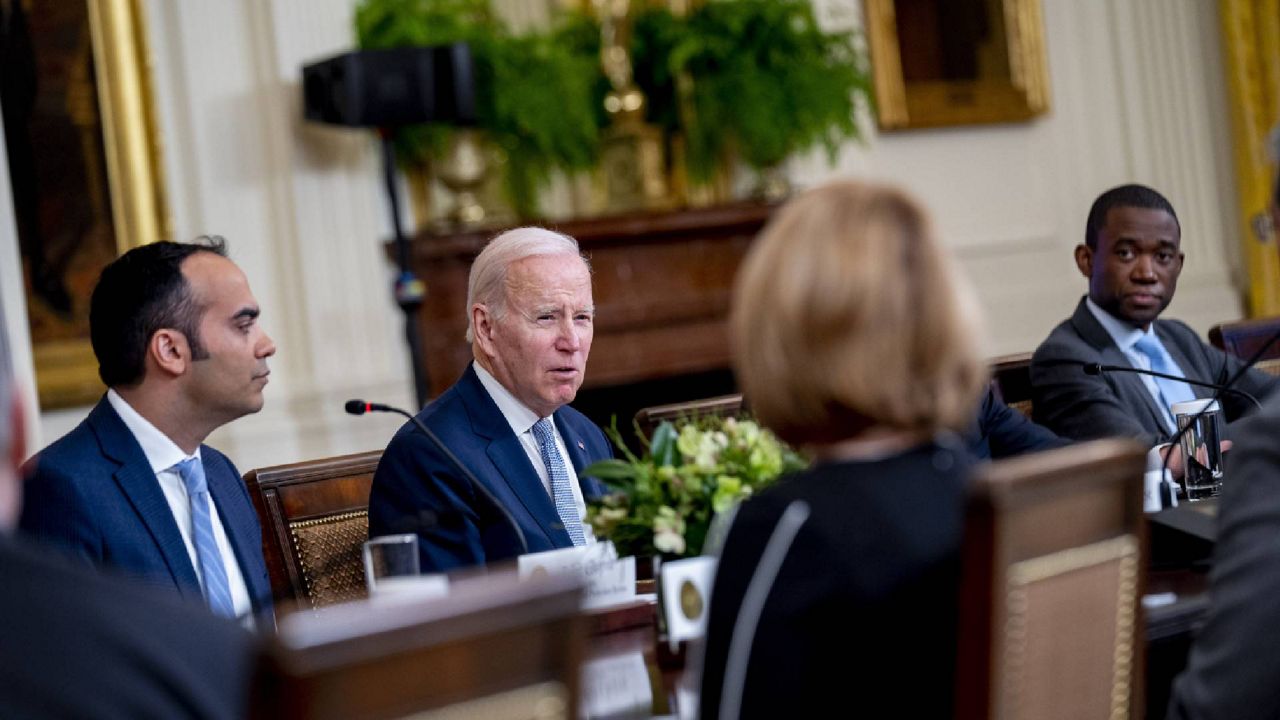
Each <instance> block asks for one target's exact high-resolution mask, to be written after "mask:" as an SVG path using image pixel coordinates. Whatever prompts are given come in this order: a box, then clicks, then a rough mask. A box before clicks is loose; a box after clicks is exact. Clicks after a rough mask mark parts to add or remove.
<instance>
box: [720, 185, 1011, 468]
mask: <svg viewBox="0 0 1280 720" xmlns="http://www.w3.org/2000/svg"><path fill="white" fill-rule="evenodd" d="M730 328H731V331H732V338H733V354H734V365H735V368H736V370H737V373H738V379H739V381H740V382H741V384H742V387H743V391H744V392H745V393H746V396H747V398H748V399H749V400H750V403H751V407H752V410H753V411H754V412H755V414H756V415H757V416H758V417H759V419H760V420H761V421H762V422H763V423H764V424H766V425H768V426H769V427H771V428H772V429H773V430H774V431H775V432H776V433H777V434H778V435H779V436H780V437H782V438H784V439H786V440H788V441H790V442H793V443H800V444H823V443H830V442H836V441H839V440H844V439H848V438H851V437H855V436H857V435H859V434H861V433H862V432H863V431H864V430H866V429H868V428H870V427H873V426H881V427H887V428H891V429H898V430H909V431H923V432H933V431H937V430H940V429H943V428H950V429H955V430H962V429H964V428H965V427H967V426H968V424H969V423H971V422H972V421H973V417H974V415H975V413H976V410H977V401H978V398H979V392H980V391H981V389H982V386H983V383H984V381H985V380H986V366H985V363H984V362H983V361H982V359H981V358H980V356H979V354H978V349H977V348H978V346H979V332H980V329H979V322H978V316H977V308H976V302H975V300H974V298H973V295H972V291H971V290H970V288H969V287H968V285H967V284H966V283H964V282H963V281H962V279H961V278H960V277H958V275H957V273H956V271H955V268H954V267H953V265H952V261H951V258H950V257H948V256H947V254H946V253H945V252H944V251H943V249H942V247H941V246H940V245H939V243H938V242H937V240H936V239H935V238H934V233H933V229H932V227H931V225H930V223H929V220H928V218H927V217H926V215H925V213H924V211H923V209H922V208H921V207H920V206H919V205H917V204H916V203H915V202H914V201H913V200H912V199H911V198H909V197H908V196H907V195H905V194H904V193H902V192H900V191H898V190H894V189H891V188H887V187H883V186H878V185H872V184H868V183H862V182H854V181H842V182H836V183H832V184H829V185H826V186H824V187H820V188H817V189H815V190H812V191H809V192H807V193H805V194H803V195H801V196H799V197H797V198H796V199H794V200H792V201H791V202H789V203H787V205H786V206H785V207H783V208H782V209H781V210H780V211H778V213H777V214H776V215H775V216H774V218H773V220H772V221H771V222H770V223H769V225H768V226H767V227H765V229H764V230H763V231H762V232H761V233H760V235H759V237H757V238H756V241H755V243H754V245H753V246H752V248H751V250H750V252H749V253H748V255H747V258H746V260H745V261H744V263H743V266H742V268H741V270H740V271H739V273H738V278H737V281H736V284H735V287H734V296H733V309H732V312H731V314H730Z"/></svg>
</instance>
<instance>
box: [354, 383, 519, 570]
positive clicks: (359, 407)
mask: <svg viewBox="0 0 1280 720" xmlns="http://www.w3.org/2000/svg"><path fill="white" fill-rule="evenodd" d="M346 410H347V412H348V413H350V414H352V415H364V414H365V413H368V412H389V413H396V414H397V415H403V416H405V417H407V418H409V422H411V423H413V425H414V427H416V428H417V429H418V431H419V432H421V433H422V434H423V435H425V436H426V437H427V439H428V440H430V441H431V443H432V444H433V445H435V446H436V449H437V450H439V451H440V452H441V454H443V455H444V456H445V459H447V460H448V461H449V464H450V465H453V467H454V468H455V469H456V470H457V471H458V474H460V475H462V477H463V479H464V480H466V481H467V483H468V484H470V485H471V487H472V488H474V489H475V490H476V491H477V492H479V493H480V494H481V495H483V496H484V497H485V499H486V500H488V501H489V502H490V503H491V504H492V505H493V506H494V507H495V508H497V509H498V512H500V513H502V516H503V518H505V519H506V521H507V524H508V525H510V526H511V530H512V532H514V533H515V536H516V540H518V541H519V543H520V550H521V552H520V554H521V555H525V554H528V552H529V541H528V540H526V539H525V536H524V530H521V529H520V524H519V523H517V522H516V519H515V517H514V516H512V514H511V511H510V510H508V509H507V506H506V505H503V504H502V503H501V502H498V498H497V497H495V496H494V494H493V492H492V491H490V490H489V488H488V487H487V486H485V484H484V483H482V482H480V480H479V478H477V477H476V476H475V474H473V473H472V472H471V471H470V470H468V469H467V466H466V465H463V464H462V461H461V460H459V459H458V456H457V455H454V454H453V451H452V450H450V449H449V447H448V446H447V445H445V444H444V441H443V440H441V439H440V437H439V436H438V435H436V434H435V433H433V432H431V429H430V428H428V427H427V426H426V425H425V424H423V422H422V421H421V420H419V419H418V418H417V417H416V416H414V415H411V414H409V413H408V412H407V411H405V410H401V409H400V408H398V407H395V406H393V405H383V404H381V403H371V402H365V401H364V400H348V401H347V404H346Z"/></svg>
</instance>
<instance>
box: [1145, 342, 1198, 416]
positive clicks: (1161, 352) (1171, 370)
mask: <svg viewBox="0 0 1280 720" xmlns="http://www.w3.org/2000/svg"><path fill="white" fill-rule="evenodd" d="M1134 347H1135V348H1137V350H1138V352H1140V353H1142V354H1143V355H1146V356H1147V358H1148V359H1149V360H1150V361H1151V369H1152V370H1155V371H1156V372H1162V373H1165V374H1166V375H1179V376H1181V375H1182V372H1181V371H1179V370H1178V367H1177V366H1176V365H1174V364H1173V359H1172V358H1170V357H1169V353H1168V352H1167V351H1166V350H1165V349H1164V346H1163V345H1161V344H1160V341H1159V340H1157V339H1156V336H1155V335H1143V336H1142V338H1141V339H1139V340H1138V342H1136V343H1134ZM1155 381H1156V387H1157V388H1159V390H1160V396H1161V397H1162V398H1163V399H1164V409H1165V411H1166V417H1165V421H1166V423H1168V424H1169V425H1170V426H1171V428H1172V430H1174V431H1176V430H1177V427H1173V410H1172V409H1171V408H1172V406H1173V405H1175V404H1176V403H1180V402H1185V401H1187V400H1195V399H1196V394H1195V392H1194V391H1193V390H1192V389H1191V386H1190V385H1188V384H1186V383H1184V382H1178V381H1177V380H1166V379H1165V378H1161V377H1158V378H1155Z"/></svg>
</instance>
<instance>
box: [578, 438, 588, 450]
mask: <svg viewBox="0 0 1280 720" xmlns="http://www.w3.org/2000/svg"><path fill="white" fill-rule="evenodd" d="M578 449H579V450H586V449H587V446H586V445H583V444H582V441H581V440H579V441H578Z"/></svg>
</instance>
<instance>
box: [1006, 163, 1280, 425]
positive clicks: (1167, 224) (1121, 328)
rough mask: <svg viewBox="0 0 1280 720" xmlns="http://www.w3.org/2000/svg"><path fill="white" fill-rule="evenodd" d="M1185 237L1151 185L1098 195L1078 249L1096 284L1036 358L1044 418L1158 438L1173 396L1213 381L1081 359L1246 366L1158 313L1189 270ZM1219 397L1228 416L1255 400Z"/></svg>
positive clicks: (1249, 385) (1037, 395)
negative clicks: (1092, 367) (1098, 369)
mask: <svg viewBox="0 0 1280 720" xmlns="http://www.w3.org/2000/svg"><path fill="white" fill-rule="evenodd" d="M1181 239H1182V231H1181V227H1180V226H1179V224H1178V218H1177V215H1175V214H1174V211H1173V206H1172V205H1170V204H1169V201H1168V200H1167V199H1165V197H1164V196H1163V195H1161V194H1160V193H1158V192H1156V191H1155V190H1152V189H1151V188H1148V187H1144V186H1142V185H1123V186H1120V187H1117V188H1112V189H1111V190H1108V191H1107V192H1105V193H1103V194H1102V195H1100V196H1099V197H1098V199H1097V200H1095V201H1094V203H1093V207H1092V208H1091V209H1090V210H1089V219H1088V222H1087V226H1086V228H1085V242H1084V244H1082V245H1078V246H1076V250H1075V259H1076V267H1078V268H1079V269H1080V273H1081V274H1082V275H1084V276H1085V277H1086V278H1089V294H1088V295H1087V296H1086V297H1085V298H1083V299H1081V301H1080V304H1079V305H1078V306H1077V307H1076V311H1075V314H1074V315H1072V316H1071V318H1070V319H1069V320H1066V321H1064V322H1063V323H1062V324H1060V325H1058V327H1056V328H1054V330H1053V332H1052V333H1051V334H1050V335H1049V337H1048V339H1046V340H1045V341H1044V342H1043V343H1042V344H1041V345H1040V347H1039V348H1038V349H1037V350H1036V352H1035V356H1034V357H1033V358H1032V361H1031V384H1032V389H1033V393H1032V395H1033V400H1034V408H1035V409H1034V413H1035V419H1036V421H1037V422H1039V423H1041V424H1043V425H1045V426H1047V427H1048V428H1049V429H1051V430H1053V431H1054V432H1056V433H1058V434H1059V435H1063V436H1065V437H1069V438H1073V439H1090V438H1098V437H1106V436H1115V435H1121V436H1128V437H1133V438H1137V439H1139V440H1141V441H1143V442H1145V443H1147V444H1149V445H1157V444H1159V443H1162V442H1164V441H1165V439H1166V438H1168V437H1169V436H1170V435H1171V434H1172V433H1173V432H1174V430H1175V428H1174V420H1173V415H1172V413H1171V412H1170V410H1169V408H1170V406H1171V405H1173V404H1174V403H1176V402H1179V401H1182V400H1190V399H1194V398H1203V397H1210V396H1212V395H1213V391H1212V390H1209V389H1207V388H1200V387H1196V386H1192V385H1188V384H1186V383H1181V382H1171V381H1166V380H1157V379H1154V378H1152V377H1150V376H1146V375H1139V374H1137V373H1129V372H1109V373H1105V374H1102V375H1096V376H1095V375H1087V374H1085V372H1084V370H1083V366H1085V365H1089V364H1093V363H1098V364H1102V365H1122V366H1130V367H1135V368H1141V369H1146V370H1155V371H1158V372H1165V373H1168V374H1172V375H1177V376H1179V377H1184V378H1188V379H1192V380H1199V381H1202V382H1209V383H1218V384H1221V383H1225V382H1226V381H1227V380H1228V379H1229V378H1231V377H1233V376H1234V375H1235V373H1236V371H1237V370H1239V369H1240V367H1241V366H1242V362H1241V361H1240V360H1239V359H1237V358H1233V357H1230V356H1228V355H1226V354H1224V353H1222V352H1221V351H1219V350H1216V349H1214V348H1212V347H1210V346H1209V345H1206V344H1205V343H1204V342H1202V341H1201V340H1200V338H1199V337H1198V336H1197V335H1196V333H1195V331H1193V330H1192V329H1191V328H1189V327H1187V326H1186V325H1185V324H1183V323H1181V322H1178V321H1177V320H1158V319H1157V318H1158V317H1159V316H1160V313H1161V312H1163V311H1164V309H1165V308H1166V307H1167V306H1168V305H1169V302H1170V301H1171V300H1172V299H1173V293H1174V290H1175V289H1176V287H1177V283H1178V274H1179V273H1180V272H1181V271H1182V262H1183V254H1182V251H1181V249H1180V247H1181ZM1235 387H1236V388H1237V389H1239V390H1243V391H1245V392H1247V393H1250V394H1253V395H1255V396H1259V397H1261V396H1265V395H1268V394H1270V393H1272V392H1273V391H1274V390H1275V389H1276V388H1277V387H1280V379H1277V378H1274V377H1272V376H1270V375H1267V374H1266V373H1264V372H1261V371H1259V370H1250V371H1249V372H1247V373H1246V374H1245V375H1244V376H1243V377H1241V378H1240V379H1239V380H1238V381H1237V382H1236V384H1235ZM1221 403H1222V405H1223V411H1224V412H1225V414H1226V418H1227V419H1228V420H1234V419H1235V418H1236V417H1239V416H1240V415H1241V414H1243V413H1244V412H1245V411H1246V410H1247V409H1248V408H1250V407H1251V404H1250V403H1249V402H1248V400H1245V399H1243V398H1240V397H1238V396H1236V395H1230V394H1228V395H1225V396H1224V397H1223V398H1222V399H1221Z"/></svg>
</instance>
